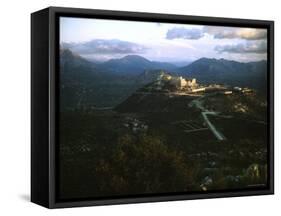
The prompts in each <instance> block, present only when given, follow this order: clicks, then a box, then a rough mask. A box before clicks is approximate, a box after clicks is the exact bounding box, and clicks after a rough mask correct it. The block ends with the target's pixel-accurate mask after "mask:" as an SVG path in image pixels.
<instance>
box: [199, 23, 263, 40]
mask: <svg viewBox="0 0 281 216" xmlns="http://www.w3.org/2000/svg"><path fill="white" fill-rule="evenodd" d="M203 32H205V33H207V34H210V35H212V36H213V37H214V38H215V39H234V38H240V39H245V40H262V39H266V38H267V30H266V29H254V28H237V27H217V26H205V27H204V28H203Z"/></svg>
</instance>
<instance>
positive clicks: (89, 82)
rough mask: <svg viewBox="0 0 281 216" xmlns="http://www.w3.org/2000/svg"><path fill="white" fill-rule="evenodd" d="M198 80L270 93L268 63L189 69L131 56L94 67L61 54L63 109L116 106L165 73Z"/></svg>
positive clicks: (209, 62) (206, 63) (220, 62)
mask: <svg viewBox="0 0 281 216" xmlns="http://www.w3.org/2000/svg"><path fill="white" fill-rule="evenodd" d="M163 72H165V73H170V74H171V75H178V76H183V77H187V78H196V79H197V80H198V82H199V83H221V84H226V85H232V86H241V87H251V88H256V89H257V90H261V91H265V90H266V77H267V76H266V74H267V62H266V61H259V62H250V63H241V62H236V61H229V60H225V59H210V58H201V59H198V60H196V61H194V62H192V63H190V64H188V65H187V66H184V67H177V66H176V65H174V64H172V63H168V62H157V61H150V60H148V59H146V58H144V57H141V56H138V55H128V56H125V57H123V58H120V59H111V60H108V61H106V62H103V63H94V62H91V61H89V60H86V59H85V58H83V57H81V56H79V55H77V54H75V53H73V52H72V51H70V50H69V49H62V50H61V52H60V83H61V95H62V96H63V97H61V104H62V107H63V108H74V107H79V106H82V105H87V106H93V107H104V106H116V105H117V104H119V103H121V102H122V101H124V100H125V99H126V98H127V97H128V96H130V95H131V94H132V93H133V92H135V91H136V90H137V89H138V88H140V87H142V86H143V85H146V84H148V83H150V82H153V81H155V80H156V79H157V78H158V77H159V75H160V74H161V73H163Z"/></svg>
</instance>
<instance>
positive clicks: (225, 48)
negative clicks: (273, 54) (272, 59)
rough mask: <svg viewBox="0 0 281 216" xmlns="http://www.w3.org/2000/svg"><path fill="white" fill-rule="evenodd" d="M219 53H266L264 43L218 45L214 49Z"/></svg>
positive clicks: (249, 42) (250, 42)
mask: <svg viewBox="0 0 281 216" xmlns="http://www.w3.org/2000/svg"><path fill="white" fill-rule="evenodd" d="M215 50H216V51H217V52H219V53H224V52H227V53H256V54H263V53H266V52H267V43H266V41H258V42H253V41H248V42H247V43H240V44H232V45H219V46H216V47H215Z"/></svg>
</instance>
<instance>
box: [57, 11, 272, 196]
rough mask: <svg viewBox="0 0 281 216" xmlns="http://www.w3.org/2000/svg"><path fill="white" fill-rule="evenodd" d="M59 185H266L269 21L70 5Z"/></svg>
mask: <svg viewBox="0 0 281 216" xmlns="http://www.w3.org/2000/svg"><path fill="white" fill-rule="evenodd" d="M58 34H59V41H58V44H59V46H58V47H57V49H59V51H58V52H59V59H58V60H57V61H58V64H59V66H58V70H57V71H56V73H57V74H58V75H57V84H58V87H57V90H58V92H57V96H58V104H57V113H56V115H57V120H58V121H57V127H56V136H57V138H58V142H57V144H56V145H57V146H56V148H57V154H56V155H57V156H56V171H57V174H58V175H57V176H56V182H57V183H56V188H57V191H56V196H57V199H58V200H63V201H68V200H73V199H79V200H83V199H84V200H85V199H106V198H122V197H142V196H153V195H158V196H159V195H161V194H163V195H173V194H180V193H184V194H208V193H212V192H228V191H247V190H259V189H266V188H268V185H269V176H268V173H269V171H268V170H269V167H268V165H269V164H268V163H269V154H268V151H269V129H268V128H269V125H268V124H269V120H268V118H269V114H268V113H269V111H268V101H269V98H268V97H269V96H268V95H269V93H268V88H269V86H268V83H269V82H268V79H269V77H268V73H269V71H268V62H267V61H268V58H269V55H268V44H269V43H268V35H269V34H268V29H267V28H260V27H256V28H253V27H245V26H241V27H239V26H228V25H224V26H222V25H220V26H219V25H206V24H204V22H203V24H194V23H190V24H188V23H168V22H156V21H154V22H153V21H134V20H118V19H102V18H85V17H71V16H63V15H62V16H60V17H59V33H58Z"/></svg>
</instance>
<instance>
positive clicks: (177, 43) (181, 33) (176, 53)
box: [60, 17, 267, 62]
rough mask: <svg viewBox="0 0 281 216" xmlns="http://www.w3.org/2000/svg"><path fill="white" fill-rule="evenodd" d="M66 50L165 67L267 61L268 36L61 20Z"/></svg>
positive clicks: (228, 30) (260, 31) (204, 28)
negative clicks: (144, 60)
mask: <svg viewBox="0 0 281 216" xmlns="http://www.w3.org/2000/svg"><path fill="white" fill-rule="evenodd" d="M60 44H61V47H62V48H68V49H70V50H72V51H73V52H75V53H76V54H79V55H81V56H82V57H85V58H88V59H92V60H98V61H106V60H109V59H112V58H122V57H124V56H126V55H140V56H143V57H145V58H147V59H149V60H153V61H165V62H185V61H186V62H188V61H194V60H196V59H199V58H202V57H206V58H216V59H220V58H224V59H228V60H235V61H240V62H251V61H260V60H266V58H267V30H266V29H255V28H239V27H220V26H206V25H205V26H203V25H187V24H172V23H171V24H170V23H156V22H137V21H121V20H105V19H92V18H90V19H88V18H71V17H61V18H60Z"/></svg>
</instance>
